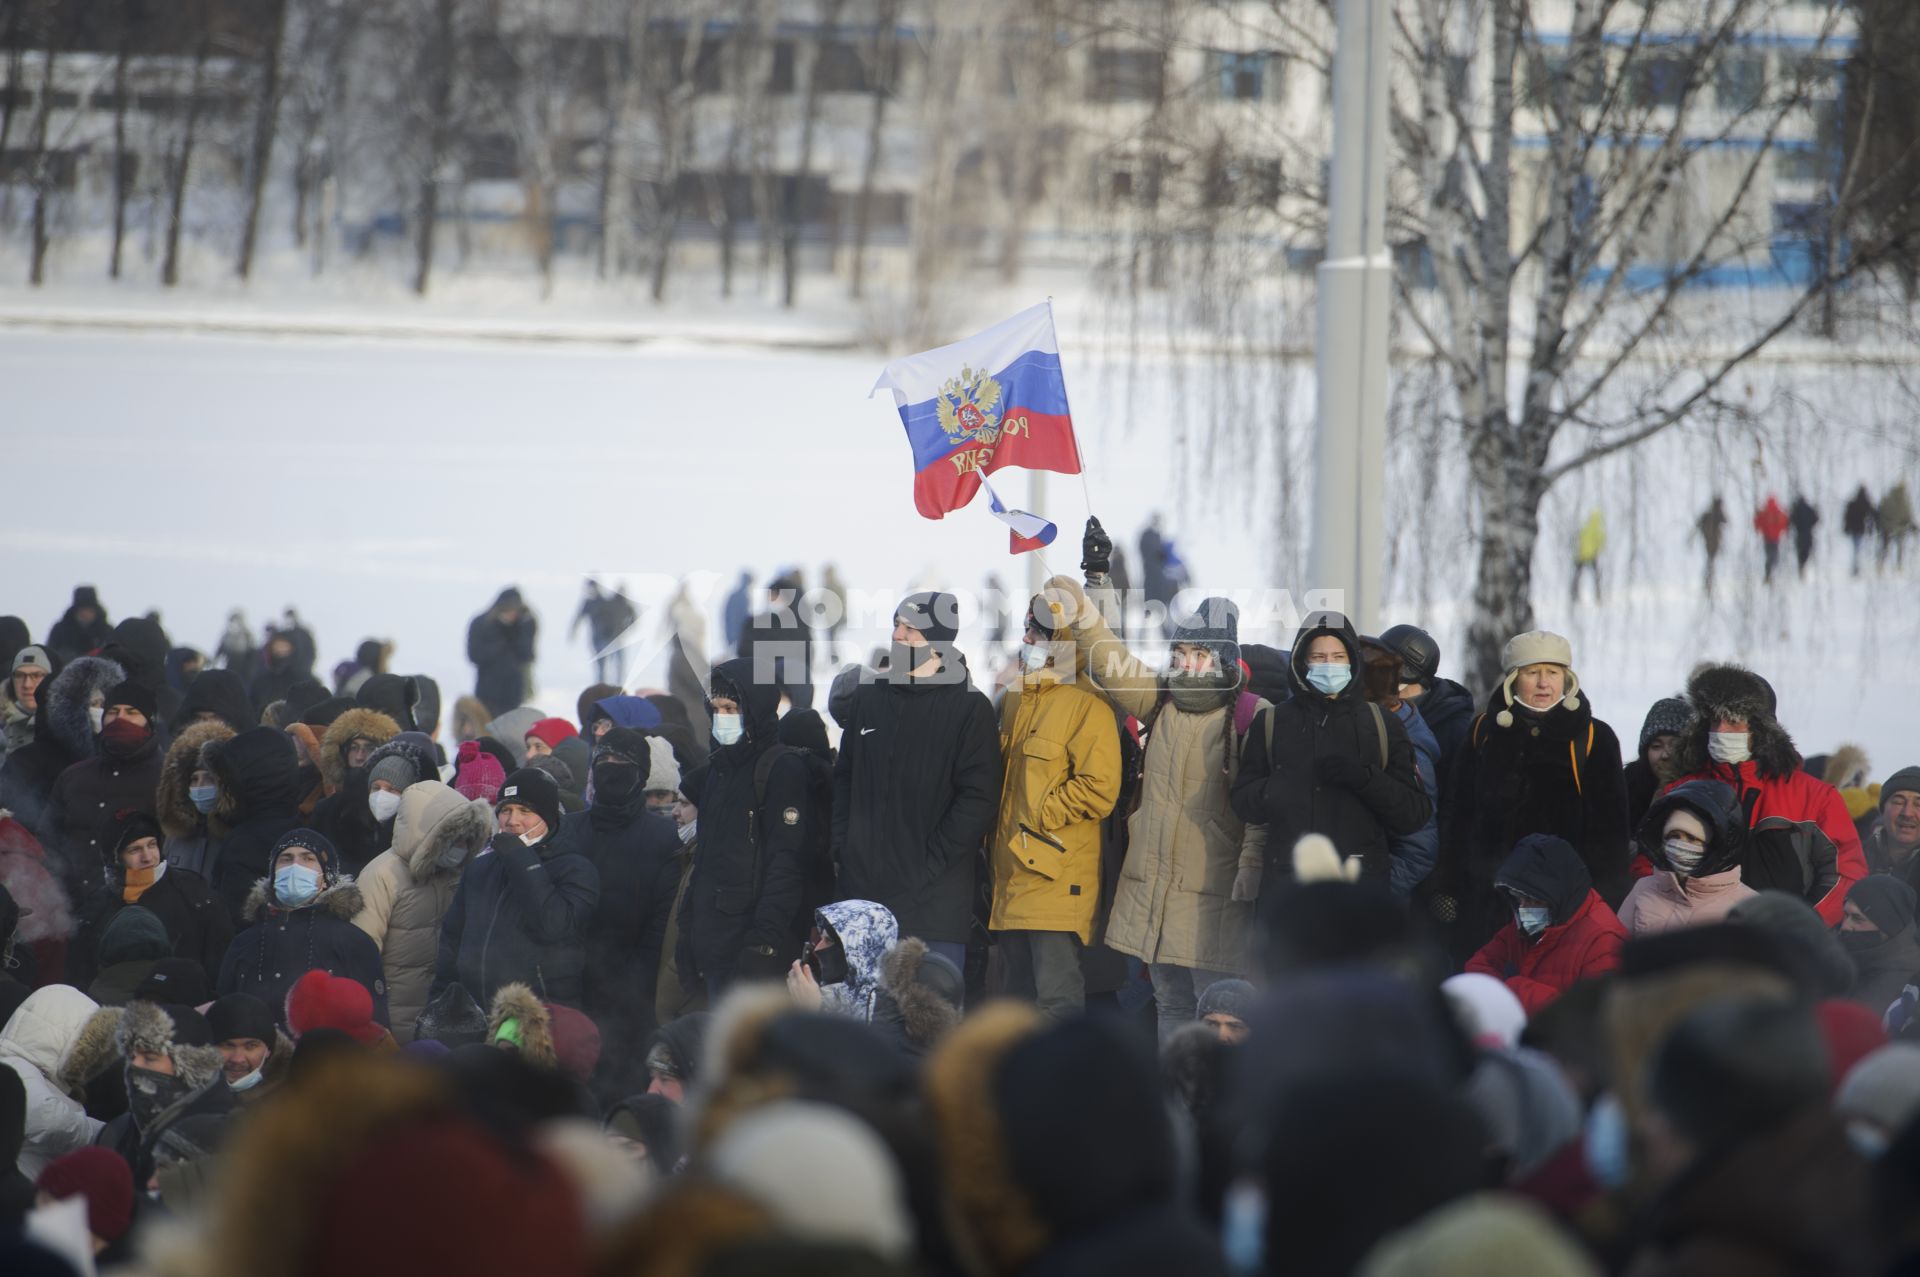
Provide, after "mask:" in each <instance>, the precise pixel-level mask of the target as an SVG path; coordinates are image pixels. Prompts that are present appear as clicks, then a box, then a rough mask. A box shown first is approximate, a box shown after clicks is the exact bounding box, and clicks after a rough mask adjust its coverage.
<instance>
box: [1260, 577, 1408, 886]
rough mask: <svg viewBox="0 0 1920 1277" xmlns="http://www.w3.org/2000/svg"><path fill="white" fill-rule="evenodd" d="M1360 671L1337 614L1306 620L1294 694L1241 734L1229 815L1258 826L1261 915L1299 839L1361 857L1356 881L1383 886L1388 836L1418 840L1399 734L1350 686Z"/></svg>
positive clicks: (1356, 643) (1403, 732) (1296, 656)
mask: <svg viewBox="0 0 1920 1277" xmlns="http://www.w3.org/2000/svg"><path fill="white" fill-rule="evenodd" d="M1359 667H1360V640H1359V638H1358V637H1357V636H1356V635H1355V634H1354V632H1353V625H1352V623H1351V622H1349V621H1348V620H1347V618H1346V617H1344V616H1342V615H1341V614H1340V613H1338V612H1315V613H1313V614H1312V615H1310V616H1308V617H1307V621H1306V624H1305V625H1304V626H1303V627H1302V628H1301V630H1300V636H1299V638H1298V639H1296V640H1295V641H1294V645H1293V674H1294V679H1295V681H1296V682H1297V683H1298V684H1299V686H1300V691H1299V692H1297V693H1296V694H1295V695H1294V696H1293V698H1292V699H1291V700H1289V701H1286V702H1285V703H1283V704H1280V705H1276V706H1274V707H1273V708H1272V709H1270V710H1263V711H1261V712H1260V713H1259V714H1257V715H1255V716H1254V720H1253V725H1252V726H1251V727H1250V728H1249V729H1248V730H1247V741H1246V748H1245V751H1244V752H1243V753H1242V754H1241V756H1240V772H1239V776H1238V778H1237V779H1236V780H1235V781H1234V785H1233V810H1234V811H1235V813H1237V814H1238V815H1239V817H1240V819H1242V820H1244V821H1246V822H1247V823H1248V824H1250V825H1257V824H1264V825H1265V826H1266V827H1267V864H1266V869H1265V872H1264V874H1263V875H1262V881H1263V883H1264V884H1266V887H1265V889H1263V890H1262V891H1261V892H1260V897H1259V898H1260V902H1261V912H1262V914H1263V915H1268V916H1270V915H1271V903H1272V902H1273V901H1274V900H1276V899H1277V898H1278V897H1279V895H1280V893H1279V892H1278V891H1275V890H1273V885H1274V884H1276V883H1277V882H1278V881H1279V880H1280V879H1282V878H1286V877H1290V876H1291V875H1292V873H1293V844H1294V842H1295V841H1296V840H1298V839H1299V838H1300V836H1301V835H1302V834H1308V833H1319V834H1325V835H1326V836H1327V837H1328V838H1331V839H1332V840H1333V845H1334V846H1335V847H1336V848H1338V849H1339V852H1340V854H1341V855H1342V856H1358V857H1360V864H1361V874H1362V876H1363V877H1367V878H1377V879H1379V880H1380V881H1381V882H1382V883H1384V882H1385V881H1386V879H1387V876H1388V869H1389V865H1390V863H1391V854H1390V840H1391V838H1392V836H1393V835H1395V834H1402V835H1404V834H1411V833H1414V832H1416V831H1418V830H1419V828H1420V827H1421V826H1422V825H1424V824H1426V823H1427V818H1428V817H1429V816H1431V815H1432V814H1433V804H1432V803H1431V802H1430V801H1429V800H1428V798H1427V792H1426V790H1425V788H1424V787H1422V786H1421V784H1420V778H1419V776H1418V775H1417V774H1416V773H1415V771H1414V763H1413V742H1412V741H1410V740H1409V739H1408V738H1407V729H1406V728H1404V727H1402V726H1401V725H1400V720H1399V719H1398V718H1397V717H1395V716H1394V715H1392V714H1388V713H1384V712H1382V711H1380V710H1379V709H1378V707H1376V706H1372V705H1370V704H1369V703H1368V702H1367V700H1366V697H1365V690H1364V688H1365V684H1364V681H1363V680H1361V679H1359V678H1356V677H1354V671H1355V670H1357V669H1358V668H1359ZM1270 718H1271V720H1272V721H1271V722H1269V719H1270ZM1269 742H1271V749H1269ZM1383 760H1384V765H1383Z"/></svg>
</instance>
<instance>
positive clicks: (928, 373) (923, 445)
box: [869, 302, 1080, 552]
mask: <svg viewBox="0 0 1920 1277" xmlns="http://www.w3.org/2000/svg"><path fill="white" fill-rule="evenodd" d="M882 387H885V388H886V389H889V390H891V391H893V399H894V403H895V404H897V405H898V406H899V409H900V421H901V423H902V424H903V425H905V426H906V429H907V442H908V443H909V444H911V445H912V447H913V469H914V477H913V504H914V508H916V509H917V510H919V511H920V513H921V514H922V515H923V516H925V517H926V518H929V519H938V518H942V517H944V516H945V515H946V514H947V512H948V511H950V510H958V509H959V508H960V507H962V506H964V505H966V504H967V503H968V502H969V501H972V500H973V495H974V493H976V492H978V491H979V489H980V483H981V479H982V476H984V475H988V474H992V473H993V472H994V471H995V470H998V469H1000V468H1002V467H1003V466H1019V467H1022V468H1024V469H1028V470H1053V471H1057V472H1059V473H1061V474H1078V473H1079V472H1080V450H1079V447H1078V445H1077V444H1076V443H1075V441H1074V437H1073V418H1072V416H1071V415H1070V413H1069V412H1068V410H1067V384H1066V381H1065V380H1064V379H1063V378H1062V377H1061V374H1060V345H1059V342H1058V341H1057V340H1056V339H1055V337H1054V332H1053V306H1052V304H1051V303H1048V302H1043V303H1041V304H1040V305H1038V306H1035V307H1032V308H1031V309H1028V310H1023V311H1021V312H1020V313H1019V314H1018V315H1015V316H1014V317H1013V318H1011V319H1008V320H1006V321H1004V322H1002V323H998V324H995V325H994V326H993V327H991V328H989V329H987V330H985V331H984V332H980V333H976V334H974V335H973V336H971V337H969V338H967V339H966V340H964V341H957V342H955V343H953V344H952V345H951V346H941V347H940V348H939V349H937V350H927V351H922V352H921V353H919V354H917V355H908V356H906V357H905V358H902V359H896V360H894V361H893V362H891V363H889V364H888V365H887V366H886V369H885V370H884V371H883V372H882V373H881V374H880V380H879V381H877V382H875V383H874V386H873V391H874V392H877V391H879V390H880V389H881V388H882ZM869 393H873V392H869ZM994 506H995V510H994V513H995V514H996V516H998V517H1000V518H1002V519H1003V520H1004V521H1005V522H1007V523H1008V525H1009V526H1011V527H1013V528H1014V533H1015V536H1016V537H1018V536H1020V535H1021V525H1017V524H1015V523H1014V522H1013V520H1012V519H1010V518H1008V517H1007V516H1008V515H1010V514H1011V515H1018V516H1019V517H1020V518H1022V519H1030V520H1034V522H1036V523H1038V524H1041V525H1045V526H1050V525H1046V521H1045V520H1044V519H1037V518H1036V516H1034V515H1030V514H1024V513H1022V512H1020V511H1017V510H1016V511H1007V510H1006V509H1005V507H1002V506H1000V504H999V502H998V501H997V500H996V501H995V502H994ZM1027 536H1028V539H1029V540H1032V541H1033V545H1028V546H1025V547H1020V546H1017V545H1016V552H1017V551H1018V550H1019V549H1021V548H1026V549H1032V548H1034V546H1035V545H1045V544H1046V543H1047V541H1049V540H1051V539H1052V538H1051V537H1050V536H1049V537H1046V538H1044V539H1037V540H1036V539H1035V538H1037V537H1038V536H1039V529H1037V528H1035V529H1032V530H1031V531H1030V532H1029V533H1028V534H1027Z"/></svg>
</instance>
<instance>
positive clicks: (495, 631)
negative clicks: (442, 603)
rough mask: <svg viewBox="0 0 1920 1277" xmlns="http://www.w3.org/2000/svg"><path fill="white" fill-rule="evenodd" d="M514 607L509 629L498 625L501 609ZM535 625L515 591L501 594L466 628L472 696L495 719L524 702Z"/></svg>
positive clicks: (537, 624) (500, 622) (535, 631)
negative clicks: (514, 611) (470, 665)
mask: <svg viewBox="0 0 1920 1277" xmlns="http://www.w3.org/2000/svg"><path fill="white" fill-rule="evenodd" d="M507 606H512V607H517V608H519V609H520V615H519V616H518V617H516V618H515V619H514V621H513V623H512V624H511V625H509V624H508V623H506V622H505V621H502V620H501V619H500V617H499V612H500V610H501V608H502V607H507ZM538 627H539V622H537V621H535V620H534V617H533V613H532V612H530V611H528V610H527V608H526V605H525V604H524V603H522V602H521V599H520V594H519V591H517V590H502V591H501V592H500V597H499V598H497V599H495V600H494V601H493V606H492V607H490V608H488V609H487V610H486V611H484V612H482V613H481V614H480V615H479V616H476V617H474V618H473V622H472V624H470V625H468V626H467V659H468V660H469V661H472V662H473V667H474V682H473V694H474V695H475V696H477V697H478V698H479V699H480V703H481V704H482V705H485V706H486V707H487V713H489V714H492V715H494V716H495V717H498V716H499V715H501V714H504V713H506V712H507V711H508V710H510V709H513V708H514V707H515V706H517V705H519V704H520V703H521V702H522V701H524V700H526V698H527V669H528V667H530V666H531V665H532V664H533V650H534V639H535V635H536V634H537V632H538Z"/></svg>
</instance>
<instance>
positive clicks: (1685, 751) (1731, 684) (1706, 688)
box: [1675, 665, 1800, 780]
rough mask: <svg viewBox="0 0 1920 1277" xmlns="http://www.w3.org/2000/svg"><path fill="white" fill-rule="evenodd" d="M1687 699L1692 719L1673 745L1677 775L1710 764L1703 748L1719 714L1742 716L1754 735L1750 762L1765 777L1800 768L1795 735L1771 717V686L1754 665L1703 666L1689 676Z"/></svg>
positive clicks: (1776, 778) (1774, 776)
mask: <svg viewBox="0 0 1920 1277" xmlns="http://www.w3.org/2000/svg"><path fill="white" fill-rule="evenodd" d="M1687 703H1688V704H1689V705H1691V706H1692V707H1693V718H1692V719H1691V720H1690V721H1689V722H1688V724H1687V731H1686V734H1685V735H1684V736H1682V737H1681V738H1680V744H1679V746H1678V748H1677V749H1676V750H1675V765H1676V767H1677V768H1678V771H1679V774H1680V775H1682V776H1691V775H1694V774H1696V773H1698V772H1704V771H1707V770H1708V769H1710V768H1711V767H1713V766H1714V762H1713V759H1712V757H1711V756H1710V755H1708V753H1707V734H1708V733H1709V732H1711V731H1712V730H1713V725H1714V724H1715V723H1716V722H1718V721H1720V720H1721V719H1723V718H1737V719H1745V720H1746V723H1747V730H1748V732H1750V733H1751V734H1752V737H1753V739H1752V743H1751V746H1750V749H1751V752H1752V754H1753V762H1754V766H1755V767H1756V768H1757V769H1758V770H1759V772H1760V775H1761V776H1762V777H1763V778H1765V779H1768V780H1780V779H1783V778H1785V777H1787V776H1791V775H1792V774H1793V773H1794V772H1796V771H1798V770H1799V769H1800V751H1799V750H1798V749H1796V748H1795V747H1794V744H1793V737H1791V736H1789V735H1788V734H1787V730H1786V728H1784V727H1782V726H1781V725H1780V720H1779V719H1778V718H1776V717H1775V701H1774V695H1773V688H1772V687H1771V686H1769V685H1768V683H1767V681H1766V680H1765V679H1763V678H1761V677H1760V676H1759V675H1758V674H1755V673H1754V672H1753V671H1752V670H1750V669H1746V668H1745V667H1743V666H1739V665H1703V666H1701V667H1700V668H1699V669H1696V670H1695V671H1694V672H1693V675H1692V677H1690V678H1689V679H1687Z"/></svg>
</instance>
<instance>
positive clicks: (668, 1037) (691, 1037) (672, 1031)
mask: <svg viewBox="0 0 1920 1277" xmlns="http://www.w3.org/2000/svg"><path fill="white" fill-rule="evenodd" d="M712 1022H713V1017H712V1016H711V1015H709V1014H708V1013H707V1012H705V1011H695V1012H693V1013H692V1014H690V1015H683V1016H681V1017H680V1018H679V1019H677V1020H673V1021H670V1022H669V1023H667V1024H663V1025H661V1026H660V1028H659V1030H658V1031H657V1032H655V1033H654V1035H653V1041H652V1042H650V1043H648V1045H647V1094H649V1095H658V1096H662V1097H664V1098H665V1099H667V1100H669V1101H671V1102H672V1103H674V1104H681V1103H684V1102H685V1101H686V1098H687V1091H688V1089H689V1088H690V1087H692V1086H693V1085H694V1083H695V1081H696V1080H697V1079H698V1078H699V1076H700V1061H701V1060H702V1059H703V1058H704V1055H705V1050H706V1040H707V1027H708V1026H709V1025H710V1024H711V1023H712Z"/></svg>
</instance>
